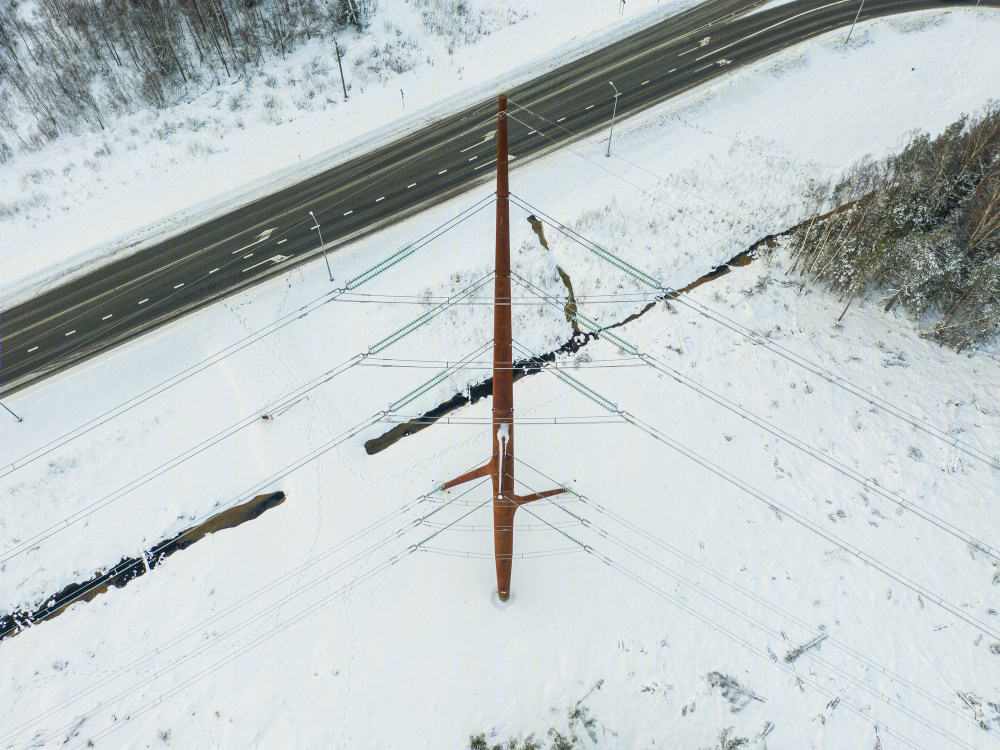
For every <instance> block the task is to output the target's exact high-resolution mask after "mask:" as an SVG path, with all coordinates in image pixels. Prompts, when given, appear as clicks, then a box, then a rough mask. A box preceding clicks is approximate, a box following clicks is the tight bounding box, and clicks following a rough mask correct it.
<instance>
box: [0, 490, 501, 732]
mask: <svg viewBox="0 0 1000 750" xmlns="http://www.w3.org/2000/svg"><path fill="white" fill-rule="evenodd" d="M484 482H485V480H482V481H480V482H478V483H476V484H474V485H472V486H470V487H469V488H468V489H466V490H465V491H463V492H462V493H460V494H458V495H456V496H455V497H454V498H452V499H451V501H446V502H444V503H443V504H442V505H440V506H439V507H437V508H435V509H434V510H432V511H431V512H429V513H427V514H425V515H423V516H421V517H419V518H416V519H414V520H412V521H409V522H408V523H407V524H406V525H405V526H403V527H401V528H399V529H397V530H396V531H394V532H392V533H391V534H388V535H387V536H385V537H382V538H381V539H380V540H379V541H377V542H375V543H373V544H371V545H369V546H368V547H366V548H365V549H363V550H361V551H360V552H358V553H356V554H355V555H354V556H352V557H351V558H350V559H348V560H346V561H344V562H342V563H339V564H338V565H337V566H335V567H334V568H333V569H331V570H329V571H326V572H325V573H321V574H319V575H318V576H317V577H315V578H314V579H313V580H312V581H310V582H308V583H306V584H302V585H300V586H297V587H296V588H293V589H292V590H291V591H290V592H288V594H287V595H286V596H285V597H283V598H282V599H281V600H279V601H278V602H275V603H272V604H271V605H269V606H268V607H267V608H265V609H264V610H261V611H259V612H256V613H254V614H253V615H252V616H251V617H249V618H247V619H245V620H243V621H242V624H240V625H238V626H234V627H233V628H230V629H229V630H228V631H224V632H223V633H221V634H218V635H216V636H215V638H214V640H213V641H211V642H210V643H207V644H202V645H200V646H199V647H198V648H196V649H195V650H194V651H192V652H189V653H188V654H187V655H185V656H183V657H180V658H177V659H172V660H171V662H170V666H169V667H167V668H165V669H163V670H161V671H160V672H159V673H158V674H157V675H154V676H152V677H148V678H145V679H143V680H141V681H140V682H138V683H135V684H133V685H132V686H130V687H129V688H128V689H127V690H126V691H124V692H122V693H120V694H118V695H117V696H116V697H115V698H114V699H113V700H117V699H120V698H122V697H124V696H125V695H127V694H129V693H131V692H134V691H135V690H137V689H139V688H140V687H142V686H143V685H145V684H148V683H149V682H151V681H152V680H153V679H156V677H159V676H161V675H162V674H166V673H167V672H169V671H171V670H173V669H174V668H176V667H177V666H179V665H180V664H182V663H184V662H185V661H189V660H190V659H191V658H194V656H197V655H198V654H199V653H202V652H204V651H205V650H207V649H208V648H210V647H214V646H215V645H216V644H218V643H220V642H221V641H223V640H225V639H226V638H229V637H230V636H232V635H233V634H235V633H236V632H238V631H239V630H242V629H243V628H245V627H246V626H247V625H248V624H250V623H252V622H254V621H257V620H260V619H262V618H264V617H266V616H268V615H269V614H271V613H272V612H275V611H277V610H278V609H279V608H280V607H282V606H284V605H285V604H287V603H288V601H290V600H291V599H292V598H295V597H297V596H299V595H301V594H302V593H304V592H306V591H308V590H310V589H312V588H314V587H315V586H317V585H319V584H320V583H322V582H324V581H326V580H327V579H328V578H329V577H330V576H331V575H333V574H334V573H338V572H340V571H341V570H343V569H345V568H347V567H348V566H350V565H352V564H353V563H355V562H357V561H358V560H361V559H362V558H365V557H367V556H370V555H371V553H373V552H375V551H377V550H379V549H382V548H384V547H386V546H387V545H388V544H389V543H391V542H393V541H395V540H397V539H400V538H402V536H404V535H405V534H406V532H408V531H411V530H412V529H414V528H417V527H418V526H420V525H422V524H423V523H424V522H425V521H426V519H428V518H430V517H431V516H434V515H436V514H437V513H439V512H440V511H442V510H444V509H445V508H446V507H448V506H449V505H450V504H451V502H452V501H457V500H458V499H459V498H461V497H463V496H465V495H466V494H468V493H470V492H472V491H473V490H474V489H476V488H478V487H480V486H481V485H482V484H483V483H484ZM428 498H429V495H423V496H421V497H418V498H415V499H414V500H412V501H409V502H408V503H407V504H405V505H403V506H402V507H401V508H398V509H396V510H394V511H392V512H390V513H389V514H388V515H386V516H384V517H382V518H381V519H378V520H376V521H375V522H373V523H371V524H369V525H368V526H367V527H365V528H364V529H362V530H360V531H358V532H355V533H354V534H352V535H351V536H350V537H347V538H346V539H344V540H342V541H340V542H338V543H337V544H335V545H334V546H332V547H329V548H328V549H326V550H325V551H323V552H321V553H319V554H317V555H313V556H312V557H310V558H309V559H307V560H305V561H304V562H303V563H301V564H300V565H298V566H297V567H296V568H294V569H292V570H290V571H288V572H287V573H285V574H283V575H282V576H280V577H279V578H277V579H274V580H273V581H271V582H270V583H269V584H267V585H266V586H263V587H261V588H259V589H257V590H256V591H254V592H253V593H252V594H249V595H248V596H245V597H243V598H242V599H239V600H237V601H236V602H234V603H232V604H230V605H228V606H227V607H226V608H225V609H223V610H221V611H219V612H216V613H213V614H212V615H211V616H210V617H208V618H206V619H205V620H203V621H201V622H199V623H198V624H197V625H195V626H193V627H191V628H188V629H186V630H184V631H182V632H181V633H180V634H178V635H176V636H174V637H173V638H171V639H170V640H168V641H165V642H163V643H161V644H160V645H159V646H157V647H156V648H154V649H152V650H150V651H147V652H146V653H145V654H144V655H143V656H141V657H138V658H137V659H135V660H133V661H132V662H130V663H129V664H127V665H125V666H123V667H120V668H119V669H118V670H116V671H115V672H113V673H112V674H111V675H108V676H106V677H104V678H102V679H101V680H100V681H99V682H97V683H94V684H91V685H89V686H88V687H87V688H85V689H84V690H81V691H79V692H78V693H76V694H74V695H72V696H70V697H69V698H67V699H65V700H63V701H62V702H61V703H59V704H58V705H56V706H54V707H52V708H50V709H48V710H47V711H45V712H44V713H41V714H38V715H37V716H35V717H33V718H32V719H30V720H28V721H26V722H24V723H23V724H21V725H20V726H18V727H16V728H14V729H13V730H11V731H9V732H7V733H5V735H4V741H7V740H8V739H10V738H11V737H13V736H15V735H16V734H19V733H21V732H22V731H24V730H25V729H27V728H29V727H31V726H32V725H34V724H36V723H37V722H39V721H41V720H43V719H45V718H47V717H48V716H50V715H52V714H53V713H55V712H56V711H58V710H60V709H62V708H65V707H67V706H69V705H71V704H72V703H75V702H76V701H77V700H80V699H81V698H83V697H84V696H86V695H89V694H90V693H92V692H94V691H95V690H96V689H98V688H100V687H102V686H104V685H106V684H108V683H110V682H111V681H113V680H114V679H116V678H117V677H119V676H121V675H123V674H125V673H126V672H131V671H132V670H133V669H135V668H137V667H139V666H140V665H141V664H143V663H145V662H146V661H148V660H149V659H151V658H152V657H153V656H156V655H160V654H162V653H164V652H165V651H167V650H168V649H170V648H172V647H173V646H175V645H176V644H178V643H180V642H181V641H183V640H185V639H186V638H188V637H189V636H191V635H193V634H195V633H197V632H199V631H201V630H202V629H203V628H204V627H206V626H208V625H211V624H212V623H214V622H217V621H219V620H220V619H222V618H223V617H224V616H225V615H227V614H230V613H232V612H234V611H236V610H237V609H240V608H241V607H243V606H245V605H247V604H249V603H251V602H253V601H254V600H256V599H258V598H259V597H260V596H262V595H264V594H266V593H267V592H268V591H271V590H273V589H275V588H277V587H279V586H281V585H282V584H284V583H287V582H288V581H290V580H291V579H292V578H294V577H296V576H297V575H299V574H301V573H302V572H304V571H305V570H307V569H309V568H310V567H312V566H314V565H316V564H318V563H320V562H322V561H323V560H325V559H326V558H328V557H330V556H331V555H333V554H335V553H336V552H339V551H340V550H341V549H343V548H345V547H347V546H348V545H349V544H352V543H353V542H355V541H357V540H358V539H360V538H361V537H363V536H365V535H367V534H369V533H370V532H371V531H373V530H375V529H376V528H378V527H379V526H383V525H385V524H386V523H388V522H389V521H391V520H393V519H394V518H396V517H399V516H401V515H403V514H405V513H406V512H407V511H409V510H411V509H412V508H414V507H416V506H417V505H419V504H420V503H421V502H424V501H426V500H427V499H428ZM481 505H482V504H480V507H481ZM470 512H471V511H470ZM465 515H468V514H465ZM464 517H465V516H463V518H464ZM459 520H460V519H459ZM442 530H443V529H442ZM434 536H436V535H434ZM106 702H107V701H102V703H106ZM74 721H75V720H74ZM72 726H73V722H71V723H70V724H68V725H66V726H65V727H61V728H59V729H57V730H55V731H54V732H52V733H51V736H52V737H55V736H58V735H59V734H61V733H63V732H65V731H67V730H68V729H69V728H71V727H72Z"/></svg>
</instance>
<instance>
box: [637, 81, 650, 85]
mask: <svg viewBox="0 0 1000 750" xmlns="http://www.w3.org/2000/svg"><path fill="white" fill-rule="evenodd" d="M647 83H649V81H648V80H647V81H643V82H642V83H640V84H639V85H640V86H645V85H646V84H647Z"/></svg>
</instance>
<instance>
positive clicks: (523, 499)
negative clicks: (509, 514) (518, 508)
mask: <svg viewBox="0 0 1000 750" xmlns="http://www.w3.org/2000/svg"><path fill="white" fill-rule="evenodd" d="M565 491H566V490H564V489H563V488H562V487H560V488H559V489H555V490H546V491H545V492H533V493H532V494H530V495H514V502H515V503H517V504H518V505H524V504H525V503H530V502H533V501H534V500H542V499H544V498H546V497H554V496H555V495H561V494H563V493H564V492H565Z"/></svg>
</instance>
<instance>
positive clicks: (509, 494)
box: [441, 94, 565, 601]
mask: <svg viewBox="0 0 1000 750" xmlns="http://www.w3.org/2000/svg"><path fill="white" fill-rule="evenodd" d="M508 195H509V191H508V187H507V95H506V94H500V97H499V113H498V122H497V255H496V279H495V281H494V295H493V458H492V459H490V462H489V463H487V464H485V465H484V466H480V467H479V468H478V469H473V470H472V471H470V472H468V473H466V474H463V475H462V476H460V477H456V478H455V479H452V480H451V481H450V482H446V483H445V484H443V485H441V489H443V490H446V489H448V488H449V487H454V486H455V485H458V484H462V483H463V482H469V481H472V480H473V479H479V478H481V477H485V476H487V475H488V476H490V477H492V479H493V553H494V556H495V557H496V568H497V596H498V597H499V598H500V601H507V599H508V598H509V597H510V569H511V561H512V560H513V557H514V512H515V511H516V510H517V508H518V506H520V505H524V504H525V503H530V502H531V501H532V500H540V499H541V498H543V497H552V496H553V495H559V494H561V493H563V492H565V490H563V489H561V488H560V489H555V490H548V491H547V492H538V493H535V494H533V495H518V494H516V493H515V492H514V368H513V364H514V363H513V351H512V350H513V347H512V345H511V323H510V312H511V310H510V301H511V300H510V207H509V201H508Z"/></svg>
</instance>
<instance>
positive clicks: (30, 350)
mask: <svg viewBox="0 0 1000 750" xmlns="http://www.w3.org/2000/svg"><path fill="white" fill-rule="evenodd" d="M37 349H38V347H37V346H33V347H31V348H30V349H28V354H31V353H32V352H33V351H36V350H37Z"/></svg>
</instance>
